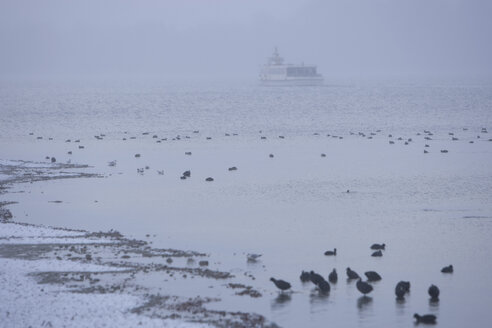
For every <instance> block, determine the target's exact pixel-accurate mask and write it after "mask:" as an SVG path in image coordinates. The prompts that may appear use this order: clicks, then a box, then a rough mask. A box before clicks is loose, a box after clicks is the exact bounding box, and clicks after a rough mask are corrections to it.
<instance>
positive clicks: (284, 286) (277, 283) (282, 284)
mask: <svg viewBox="0 0 492 328" xmlns="http://www.w3.org/2000/svg"><path fill="white" fill-rule="evenodd" d="M270 280H271V281H273V283H274V284H275V286H277V288H278V289H280V290H281V291H285V290H287V289H289V288H290V287H291V286H290V284H289V283H288V282H287V281H284V280H280V279H275V278H270Z"/></svg>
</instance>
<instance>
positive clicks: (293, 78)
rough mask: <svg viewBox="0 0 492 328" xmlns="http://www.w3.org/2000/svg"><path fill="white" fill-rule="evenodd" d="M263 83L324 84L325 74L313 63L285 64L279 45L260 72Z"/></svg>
mask: <svg viewBox="0 0 492 328" xmlns="http://www.w3.org/2000/svg"><path fill="white" fill-rule="evenodd" d="M260 82H261V84H262V85H322V84H323V76H322V75H321V74H319V73H318V72H317V70H316V66H313V65H304V64H301V65H292V64H284V59H283V58H282V57H280V55H279V53H278V50H277V47H275V50H274V52H273V55H272V56H271V57H270V58H268V61H267V63H266V64H265V65H264V66H263V67H262V69H261V72H260Z"/></svg>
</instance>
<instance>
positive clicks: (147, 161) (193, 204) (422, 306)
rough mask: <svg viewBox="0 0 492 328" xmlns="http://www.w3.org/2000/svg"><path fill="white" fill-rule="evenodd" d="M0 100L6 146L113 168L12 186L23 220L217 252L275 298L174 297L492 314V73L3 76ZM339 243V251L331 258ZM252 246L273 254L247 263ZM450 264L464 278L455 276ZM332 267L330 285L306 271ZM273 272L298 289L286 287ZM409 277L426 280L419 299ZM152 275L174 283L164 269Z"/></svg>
mask: <svg viewBox="0 0 492 328" xmlns="http://www.w3.org/2000/svg"><path fill="white" fill-rule="evenodd" d="M0 114H1V117H0V124H1V127H2V129H0V149H1V152H0V153H1V157H0V158H1V159H22V160H33V161H42V160H44V158H45V156H55V157H56V158H57V160H58V161H62V162H64V161H68V160H71V161H72V162H73V163H83V164H90V165H91V166H93V167H92V168H90V169H89V171H93V172H97V173H102V174H104V175H105V177H104V178H100V179H76V180H65V181H63V180H59V181H48V182H41V183H35V184H29V185H19V186H17V187H16V188H15V189H14V190H13V191H23V192H22V193H10V194H8V195H6V196H5V197H3V198H6V199H8V200H16V201H19V204H17V205H12V206H10V208H11V210H12V211H13V213H14V214H15V215H16V220H17V221H23V222H30V223H38V224H47V225H55V226H63V227H70V228H82V229H88V230H109V229H117V230H119V231H121V232H122V233H124V234H126V235H129V236H133V237H136V238H140V239H147V240H150V241H152V242H153V246H159V247H173V248H180V249H193V250H198V251H204V252H207V253H210V254H211V268H217V269H228V270H232V272H233V273H234V274H235V275H236V277H237V279H236V280H241V281H243V282H244V283H246V284H248V285H251V286H254V287H255V288H256V289H258V290H259V291H260V292H261V293H262V294H263V296H262V297H261V298H258V299H252V298H249V297H247V296H234V292H233V291H231V290H229V289H225V288H220V286H216V287H215V288H213V289H210V288H208V287H209V285H210V284H211V282H209V281H207V280H200V279H195V280H194V281H190V280H187V281H186V280H179V279H177V280H174V281H172V282H168V283H166V284H165V287H166V291H167V292H169V293H171V294H176V295H190V296H191V295H196V294H197V293H200V294H201V295H204V296H211V297H215V296H218V297H220V298H221V299H222V301H221V302H218V303H213V304H210V305H209V307H211V308H217V309H228V310H241V311H253V312H257V313H260V314H263V315H265V316H266V317H267V318H268V319H269V320H271V321H274V322H276V323H277V324H279V325H281V326H283V327H299V326H304V327H322V326H323V327H324V326H328V325H332V326H336V327H354V326H359V327H409V326H412V325H413V314H414V313H415V312H417V313H421V314H423V313H434V314H436V315H437V317H438V326H441V327H464V326H469V325H470V323H471V322H473V325H475V326H481V327H483V326H487V325H488V323H489V322H490V320H491V319H492V314H491V313H490V304H492V276H491V275H490V272H492V260H491V258H490V254H491V251H492V240H491V236H492V142H491V141H489V139H491V138H492V85H491V84H456V83H454V84H450V83H447V84H423V83H422V84H402V83H385V84H357V83H351V84H348V83H345V84H342V83H340V84H333V85H327V86H324V87H298V88H289V87H279V88H274V87H270V88H269V87H259V86H256V85H255V84H252V83H241V82H231V83H218V82H214V83H204V82H202V83H191V84H185V83H176V84H171V83H161V84H159V83H152V84H143V83H142V84H137V83H135V84H121V83H118V84H111V83H96V84H82V83H68V84H59V83H52V84H48V85H46V84H39V83H31V84H25V83H24V84H20V83H14V84H7V83H2V84H1V88H0ZM483 128H485V129H488V130H483ZM193 131H199V132H198V133H193ZM424 131H431V133H432V135H430V134H426V133H424ZM488 131H490V133H488ZM146 132H148V134H143V133H146ZM29 133H33V135H29ZM450 133H453V135H451V134H450ZM99 134H104V135H105V137H104V140H97V139H96V138H94V135H99ZM226 134H229V135H228V136H227V135H226ZM235 134H237V135H235ZM390 134H391V135H392V137H389V135H390ZM154 135H156V136H157V138H154V137H153V136H154ZM178 135H179V136H180V138H179V140H177V139H176V137H177V136H178ZM328 135H329V136H328ZM38 136H42V137H43V139H41V140H40V139H37V137H38ZM262 136H263V137H265V138H266V139H262V138H261V137H262ZM279 136H284V138H279ZM131 137H135V139H131ZM207 137H210V138H211V139H207ZM426 137H427V138H428V139H425V138H426ZM49 138H53V140H49ZM124 138H125V139H126V140H123V139H124ZM399 138H401V140H399ZM452 138H457V140H452ZM66 139H71V141H72V142H69V143H68V142H65V140H66ZM76 139H80V143H75V142H74V141H75V140H76ZM162 139H167V140H162ZM173 139H175V140H173ZM409 139H411V140H410V141H409ZM158 140H160V141H161V142H160V143H158V142H157V141H158ZM389 141H394V143H393V144H390V143H389ZM405 142H407V143H408V144H405ZM472 142H473V143H472ZM426 144H428V145H429V147H425V145H426ZM78 145H83V146H84V147H85V148H84V149H79V148H78ZM424 149H425V150H427V151H428V153H426V154H424ZM444 149H445V150H448V152H447V153H442V152H441V150H444ZM68 151H72V152H73V154H72V155H68V154H67V152H68ZM188 151H190V152H192V155H191V156H187V155H185V152H188ZM137 153H139V154H141V157H140V158H135V156H134V155H135V154H137ZM322 153H324V154H326V157H322V156H321V154H322ZM269 154H274V157H273V158H270V157H269ZM112 160H116V161H117V165H116V166H115V167H109V166H108V165H107V163H108V162H109V161H112ZM146 166H148V167H149V169H145V167H146ZM232 166H236V167H237V168H238V170H237V171H228V168H229V167H232ZM138 168H144V174H139V173H137V169H138ZM157 170H164V174H163V175H160V174H158V173H157ZM185 170H191V172H192V177H191V179H187V180H184V181H183V180H180V179H179V177H180V175H181V173H182V172H183V171H185ZM207 177H213V178H214V181H213V182H206V181H205V178H207ZM347 190H349V191H350V192H348V193H347ZM54 200H60V201H62V203H52V202H50V201H54ZM96 201H97V202H96ZM146 234H150V235H151V237H150V238H147V237H145V235H146ZM154 235H155V236H154ZM376 242H377V243H382V242H384V243H386V245H387V250H386V251H385V252H384V256H383V257H382V258H373V257H371V256H370V254H371V250H370V249H369V246H370V245H371V244H372V243H376ZM334 247H336V248H337V250H338V254H337V256H336V257H326V256H324V255H323V253H324V251H326V250H328V249H333V248H334ZM250 252H253V253H261V254H263V256H262V257H261V261H259V262H257V263H254V264H253V263H247V262H246V256H245V254H246V253H250ZM448 264H453V266H454V268H455V272H454V273H453V274H452V275H444V274H442V273H441V272H440V269H441V268H442V267H444V266H445V265H448ZM348 266H349V267H351V268H352V269H354V270H355V271H357V272H358V273H359V274H363V272H365V271H369V270H374V271H377V272H378V273H380V274H381V276H382V277H383V280H382V281H380V282H378V283H375V284H374V291H373V292H372V293H371V294H370V298H369V299H364V298H361V297H360V296H361V294H360V293H359V292H358V291H357V289H356V287H355V282H351V283H349V282H347V281H346V275H345V268H346V267H348ZM333 268H336V269H337V271H338V274H339V280H338V283H337V284H335V285H332V290H331V293H330V294H329V296H327V297H322V296H320V295H318V293H317V292H316V291H314V288H313V285H312V284H306V285H303V284H301V282H300V280H299V275H300V273H301V271H302V270H315V271H317V272H319V273H322V274H323V275H324V276H325V277H326V276H327V275H328V273H329V272H330V271H331V270H332V269H333ZM250 274H251V275H253V276H254V277H255V279H254V280H253V279H251V278H250V277H249V275H250ZM271 276H273V277H276V278H280V279H284V280H287V281H289V282H291V284H292V286H293V287H292V289H293V293H292V294H289V295H288V296H285V295H284V296H282V295H280V296H279V293H278V292H277V290H276V289H275V287H274V286H273V284H272V283H271V282H270V281H269V278H270V277H271ZM399 280H409V281H410V282H411V284H412V287H411V293H410V295H409V296H407V298H406V301H405V302H403V303H400V302H396V300H395V296H394V287H395V285H396V283H397V282H398V281H399ZM144 283H145V284H148V285H149V286H150V287H152V286H160V285H162V284H163V282H162V277H159V276H158V275H156V276H154V277H153V278H152V279H147V281H145V282H144ZM431 284H435V285H437V286H439V288H440V289H441V297H440V302H439V303H438V304H433V303H430V302H429V296H428V295H427V288H428V287H429V286H430V285H431Z"/></svg>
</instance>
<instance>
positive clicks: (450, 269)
mask: <svg viewBox="0 0 492 328" xmlns="http://www.w3.org/2000/svg"><path fill="white" fill-rule="evenodd" d="M453 271H454V269H453V265H452V264H450V265H448V266H445V267H444V268H442V270H441V272H442V273H453Z"/></svg>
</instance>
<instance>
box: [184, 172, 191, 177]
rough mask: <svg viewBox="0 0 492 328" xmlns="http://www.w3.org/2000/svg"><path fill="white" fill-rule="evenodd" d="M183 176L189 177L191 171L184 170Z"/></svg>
mask: <svg viewBox="0 0 492 328" xmlns="http://www.w3.org/2000/svg"><path fill="white" fill-rule="evenodd" d="M183 176H184V177H186V178H190V177H191V171H184V172H183Z"/></svg>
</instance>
